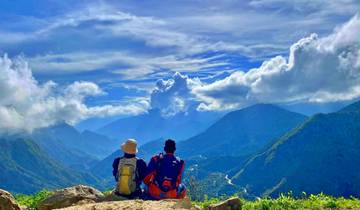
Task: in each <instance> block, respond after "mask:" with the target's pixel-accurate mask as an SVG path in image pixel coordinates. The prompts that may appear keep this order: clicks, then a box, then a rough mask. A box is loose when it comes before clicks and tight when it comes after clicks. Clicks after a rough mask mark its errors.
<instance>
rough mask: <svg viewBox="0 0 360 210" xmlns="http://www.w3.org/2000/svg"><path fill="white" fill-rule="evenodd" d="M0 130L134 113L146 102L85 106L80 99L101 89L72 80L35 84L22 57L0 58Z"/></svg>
mask: <svg viewBox="0 0 360 210" xmlns="http://www.w3.org/2000/svg"><path fill="white" fill-rule="evenodd" d="M0 89H1V92H0V119H1V121H0V130H7V131H8V130H11V131H20V130H26V131H32V130H33V129H35V128H40V127H47V126H49V125H53V124H56V123H59V122H64V121H65V122H68V123H71V124H73V123H76V122H78V121H80V120H84V119H87V118H90V117H95V116H100V117H101V116H110V115H121V114H125V115H128V114H138V113H141V112H144V111H146V109H147V107H148V103H147V101H145V100H143V101H138V102H136V103H132V104H124V105H118V106H112V105H104V106H87V105H86V104H85V102H84V100H85V99H86V98H87V97H90V96H98V95H101V94H104V92H103V91H102V90H101V89H100V88H99V87H98V86H97V85H96V84H94V83H91V82H81V81H78V82H75V83H73V84H70V85H68V86H66V87H59V86H58V85H57V84H56V83H54V82H51V81H49V82H46V83H45V84H39V83H38V82H37V81H36V80H35V78H34V77H33V76H32V72H31V70H30V68H29V67H28V64H27V63H26V62H25V60H24V59H23V58H20V57H19V58H16V59H13V60H11V59H9V58H8V57H7V56H6V55H5V56H4V57H0Z"/></svg>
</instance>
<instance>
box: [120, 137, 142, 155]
mask: <svg viewBox="0 0 360 210" xmlns="http://www.w3.org/2000/svg"><path fill="white" fill-rule="evenodd" d="M121 150H122V151H123V152H125V153H127V154H131V155H135V154H136V153H137V152H138V149H137V142H136V140H135V139H128V140H127V141H126V142H125V143H123V144H122V145H121Z"/></svg>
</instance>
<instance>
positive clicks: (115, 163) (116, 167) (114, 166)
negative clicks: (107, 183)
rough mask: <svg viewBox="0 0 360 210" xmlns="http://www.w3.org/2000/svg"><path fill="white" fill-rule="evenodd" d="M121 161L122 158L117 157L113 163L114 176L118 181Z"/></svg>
mask: <svg viewBox="0 0 360 210" xmlns="http://www.w3.org/2000/svg"><path fill="white" fill-rule="evenodd" d="M119 161H120V158H115V160H114V162H113V164H112V167H113V171H112V173H113V176H114V178H115V181H118V175H117V174H118V170H119V169H118V167H119Z"/></svg>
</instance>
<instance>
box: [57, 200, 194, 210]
mask: <svg viewBox="0 0 360 210" xmlns="http://www.w3.org/2000/svg"><path fill="white" fill-rule="evenodd" d="M185 202H186V201H185ZM94 209H96V210H160V209H161V210H198V208H196V207H192V206H191V205H188V204H187V203H183V201H177V200H162V201H143V200H126V201H113V202H103V203H95V204H86V205H78V206H71V207H68V208H63V209H61V210H94Z"/></svg>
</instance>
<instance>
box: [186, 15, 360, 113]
mask: <svg viewBox="0 0 360 210" xmlns="http://www.w3.org/2000/svg"><path fill="white" fill-rule="evenodd" d="M359 60H360V17H359V16H358V15H356V16H354V17H353V18H352V19H351V20H350V21H349V22H348V23H346V24H344V25H343V26H341V27H339V28H337V29H336V30H335V31H334V33H333V34H331V35H329V36H327V37H324V38H318V36H317V35H316V34H313V35H311V36H309V37H306V38H303V39H301V40H299V41H298V42H297V43H295V44H294V45H292V46H291V48H290V54H289V58H288V59H287V58H285V57H282V56H277V57H274V58H272V59H270V60H268V61H265V62H264V63H263V64H262V65H261V67H259V68H255V69H251V70H250V71H248V72H241V71H238V72H235V73H233V74H232V75H230V76H229V77H227V78H225V79H223V80H220V81H216V82H214V83H212V84H203V85H201V86H197V87H195V88H194V89H193V90H192V92H193V93H194V94H195V95H196V96H197V97H198V98H199V99H200V100H202V101H203V103H202V104H201V105H200V106H199V109H201V110H214V109H215V110H216V109H232V108H238V107H243V106H246V105H249V104H253V103H259V102H265V103H290V102H291V103H293V102H334V101H343V100H351V99H355V98H358V97H360V66H359Z"/></svg>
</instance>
